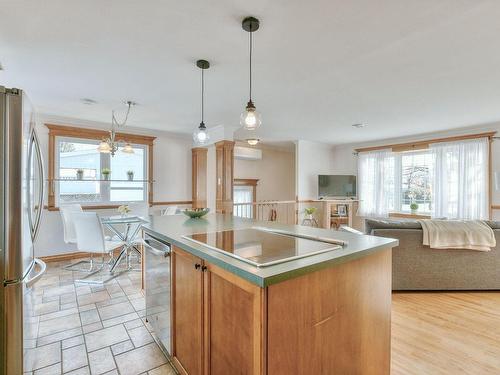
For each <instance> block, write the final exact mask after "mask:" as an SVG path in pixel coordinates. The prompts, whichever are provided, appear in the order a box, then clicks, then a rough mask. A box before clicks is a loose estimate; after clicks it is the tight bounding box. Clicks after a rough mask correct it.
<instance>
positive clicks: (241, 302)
mask: <svg viewBox="0 0 500 375" xmlns="http://www.w3.org/2000/svg"><path fill="white" fill-rule="evenodd" d="M203 269H204V271H205V272H204V274H205V276H204V277H205V279H204V301H205V302H204V310H205V324H204V328H205V334H204V337H205V356H204V358H205V374H211V375H220V374H261V373H263V372H262V371H263V368H264V363H263V358H264V357H263V355H262V353H263V350H264V349H263V347H262V342H263V340H262V337H263V330H264V322H263V316H264V305H263V296H264V290H263V289H261V288H259V287H258V286H256V285H254V284H251V283H249V282H247V281H246V280H243V279H241V278H239V277H237V276H235V275H234V274H232V273H229V272H227V271H225V270H223V269H221V268H219V267H217V266H214V265H212V264H205V266H204V268H203Z"/></svg>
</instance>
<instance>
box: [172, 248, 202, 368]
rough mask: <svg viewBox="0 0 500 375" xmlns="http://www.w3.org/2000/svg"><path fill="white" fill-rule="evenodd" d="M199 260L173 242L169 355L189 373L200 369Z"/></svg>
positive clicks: (200, 306)
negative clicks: (171, 333) (171, 348)
mask: <svg viewBox="0 0 500 375" xmlns="http://www.w3.org/2000/svg"><path fill="white" fill-rule="evenodd" d="M201 263H202V262H201V260H200V259H199V258H197V257H195V256H193V255H191V254H189V253H187V252H185V251H182V250H180V249H179V248H177V247H175V246H174V248H173V254H172V281H173V283H172V299H173V316H172V320H173V322H172V323H173V324H172V327H173V350H172V355H173V357H174V362H176V365H177V367H178V369H179V370H180V371H181V372H184V373H187V374H189V375H201V373H202V348H203V324H202V323H203V277H202V275H203V274H202V272H201ZM179 365H180V366H179ZM179 367H182V368H179Z"/></svg>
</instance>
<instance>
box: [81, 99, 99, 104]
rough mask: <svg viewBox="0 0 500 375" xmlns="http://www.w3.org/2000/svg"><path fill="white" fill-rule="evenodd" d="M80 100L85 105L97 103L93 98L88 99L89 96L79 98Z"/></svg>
mask: <svg viewBox="0 0 500 375" xmlns="http://www.w3.org/2000/svg"><path fill="white" fill-rule="evenodd" d="M80 100H81V102H82V103H83V104H86V105H94V104H97V102H96V101H95V100H94V99H90V98H82V99H80Z"/></svg>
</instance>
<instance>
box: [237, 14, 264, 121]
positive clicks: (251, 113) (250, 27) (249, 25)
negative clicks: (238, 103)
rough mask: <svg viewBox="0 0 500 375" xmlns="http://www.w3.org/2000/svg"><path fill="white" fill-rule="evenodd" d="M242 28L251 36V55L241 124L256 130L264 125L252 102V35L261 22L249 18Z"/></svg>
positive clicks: (244, 21)
mask: <svg viewBox="0 0 500 375" xmlns="http://www.w3.org/2000/svg"><path fill="white" fill-rule="evenodd" d="M241 26H242V27H243V30H245V31H247V32H248V33H249V34H250V55H249V62H250V64H249V78H250V79H249V81H250V85H249V94H250V95H249V100H248V103H247V106H246V108H245V111H243V112H242V113H241V116H240V124H241V126H243V127H244V128H245V129H246V130H255V129H257V128H258V127H259V126H260V124H261V123H262V120H261V115H260V113H259V112H257V110H256V108H255V104H254V103H253V101H252V35H253V33H254V31H257V30H258V29H259V20H258V19H257V18H254V17H247V18H245V19H244V20H243V22H242V24H241Z"/></svg>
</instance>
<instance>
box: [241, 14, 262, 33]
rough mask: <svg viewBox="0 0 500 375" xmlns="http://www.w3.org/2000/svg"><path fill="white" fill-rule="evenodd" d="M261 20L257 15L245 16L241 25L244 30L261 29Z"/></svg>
mask: <svg viewBox="0 0 500 375" xmlns="http://www.w3.org/2000/svg"><path fill="white" fill-rule="evenodd" d="M259 26H260V22H259V20H258V19H257V18H255V17H245V18H244V19H243V21H242V22H241V27H243V30H245V31H248V32H249V33H251V32H254V31H257V30H259Z"/></svg>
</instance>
